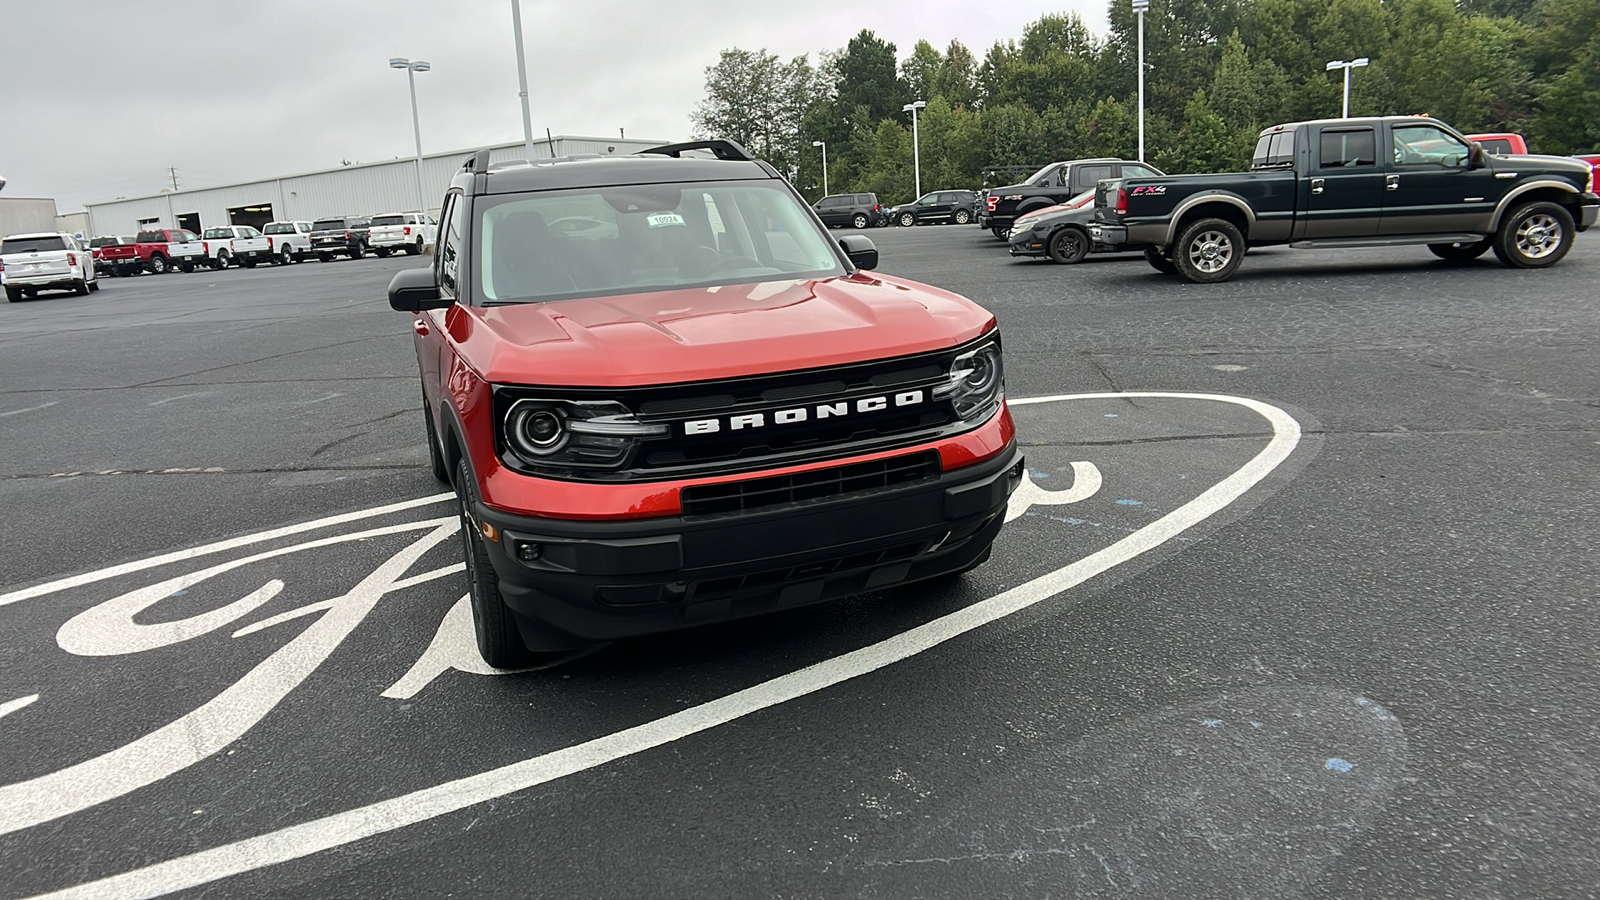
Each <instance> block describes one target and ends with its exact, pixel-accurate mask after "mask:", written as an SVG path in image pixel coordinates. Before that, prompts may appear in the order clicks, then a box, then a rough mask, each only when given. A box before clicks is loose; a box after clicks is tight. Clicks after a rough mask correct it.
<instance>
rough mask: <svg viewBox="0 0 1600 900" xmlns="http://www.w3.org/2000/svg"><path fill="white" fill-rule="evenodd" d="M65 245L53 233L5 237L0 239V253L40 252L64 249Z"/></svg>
mask: <svg viewBox="0 0 1600 900" xmlns="http://www.w3.org/2000/svg"><path fill="white" fill-rule="evenodd" d="M65 249H67V245H66V243H65V242H64V241H62V239H61V238H59V237H56V236H55V235H53V234H51V235H46V236H44V237H24V238H6V239H5V240H4V241H0V254H6V253H40V252H43V251H46V250H65Z"/></svg>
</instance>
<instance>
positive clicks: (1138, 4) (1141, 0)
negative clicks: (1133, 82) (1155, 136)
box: [1133, 0, 1150, 162]
mask: <svg viewBox="0 0 1600 900" xmlns="http://www.w3.org/2000/svg"><path fill="white" fill-rule="evenodd" d="M1149 8H1150V0H1133V14H1134V15H1135V16H1136V17H1138V19H1139V162H1144V13H1145V10H1147V9H1149Z"/></svg>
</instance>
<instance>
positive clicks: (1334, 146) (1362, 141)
mask: <svg viewBox="0 0 1600 900" xmlns="http://www.w3.org/2000/svg"><path fill="white" fill-rule="evenodd" d="M1318 149H1319V151H1320V156H1319V157H1318V167H1319V168H1323V169H1354V168H1364V167H1371V166H1376V165H1377V164H1378V149H1377V143H1376V140H1375V138H1374V136H1373V133H1372V129H1371V128H1351V129H1338V130H1335V129H1326V130H1324V131H1323V132H1322V140H1321V146H1320V147H1319V148H1318Z"/></svg>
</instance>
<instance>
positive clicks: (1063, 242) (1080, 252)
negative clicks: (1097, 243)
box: [1047, 225, 1089, 266]
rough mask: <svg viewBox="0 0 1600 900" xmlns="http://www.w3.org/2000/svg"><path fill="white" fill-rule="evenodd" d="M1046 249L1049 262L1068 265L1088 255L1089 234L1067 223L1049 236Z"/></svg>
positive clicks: (1080, 260)
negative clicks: (1048, 243) (1048, 254)
mask: <svg viewBox="0 0 1600 900" xmlns="http://www.w3.org/2000/svg"><path fill="white" fill-rule="evenodd" d="M1047 249H1048V250H1049V252H1050V261H1051V262H1057V263H1061V264H1062V265H1068V266H1070V265H1072V264H1073V263H1078V262H1082V261H1083V258H1084V257H1085V256H1088V255H1089V236H1088V235H1087V234H1084V233H1083V232H1082V231H1079V230H1078V229H1076V228H1073V227H1072V226H1070V225H1068V226H1066V227H1064V228H1062V229H1061V230H1060V231H1057V232H1056V233H1055V234H1053V235H1051V236H1050V246H1049V247H1048V248H1047Z"/></svg>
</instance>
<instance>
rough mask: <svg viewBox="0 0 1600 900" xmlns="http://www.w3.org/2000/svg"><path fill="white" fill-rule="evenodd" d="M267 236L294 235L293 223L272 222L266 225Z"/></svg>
mask: <svg viewBox="0 0 1600 900" xmlns="http://www.w3.org/2000/svg"><path fill="white" fill-rule="evenodd" d="M266 233H267V234H294V223H293V222H272V223H269V224H268V225H267V231H266Z"/></svg>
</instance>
